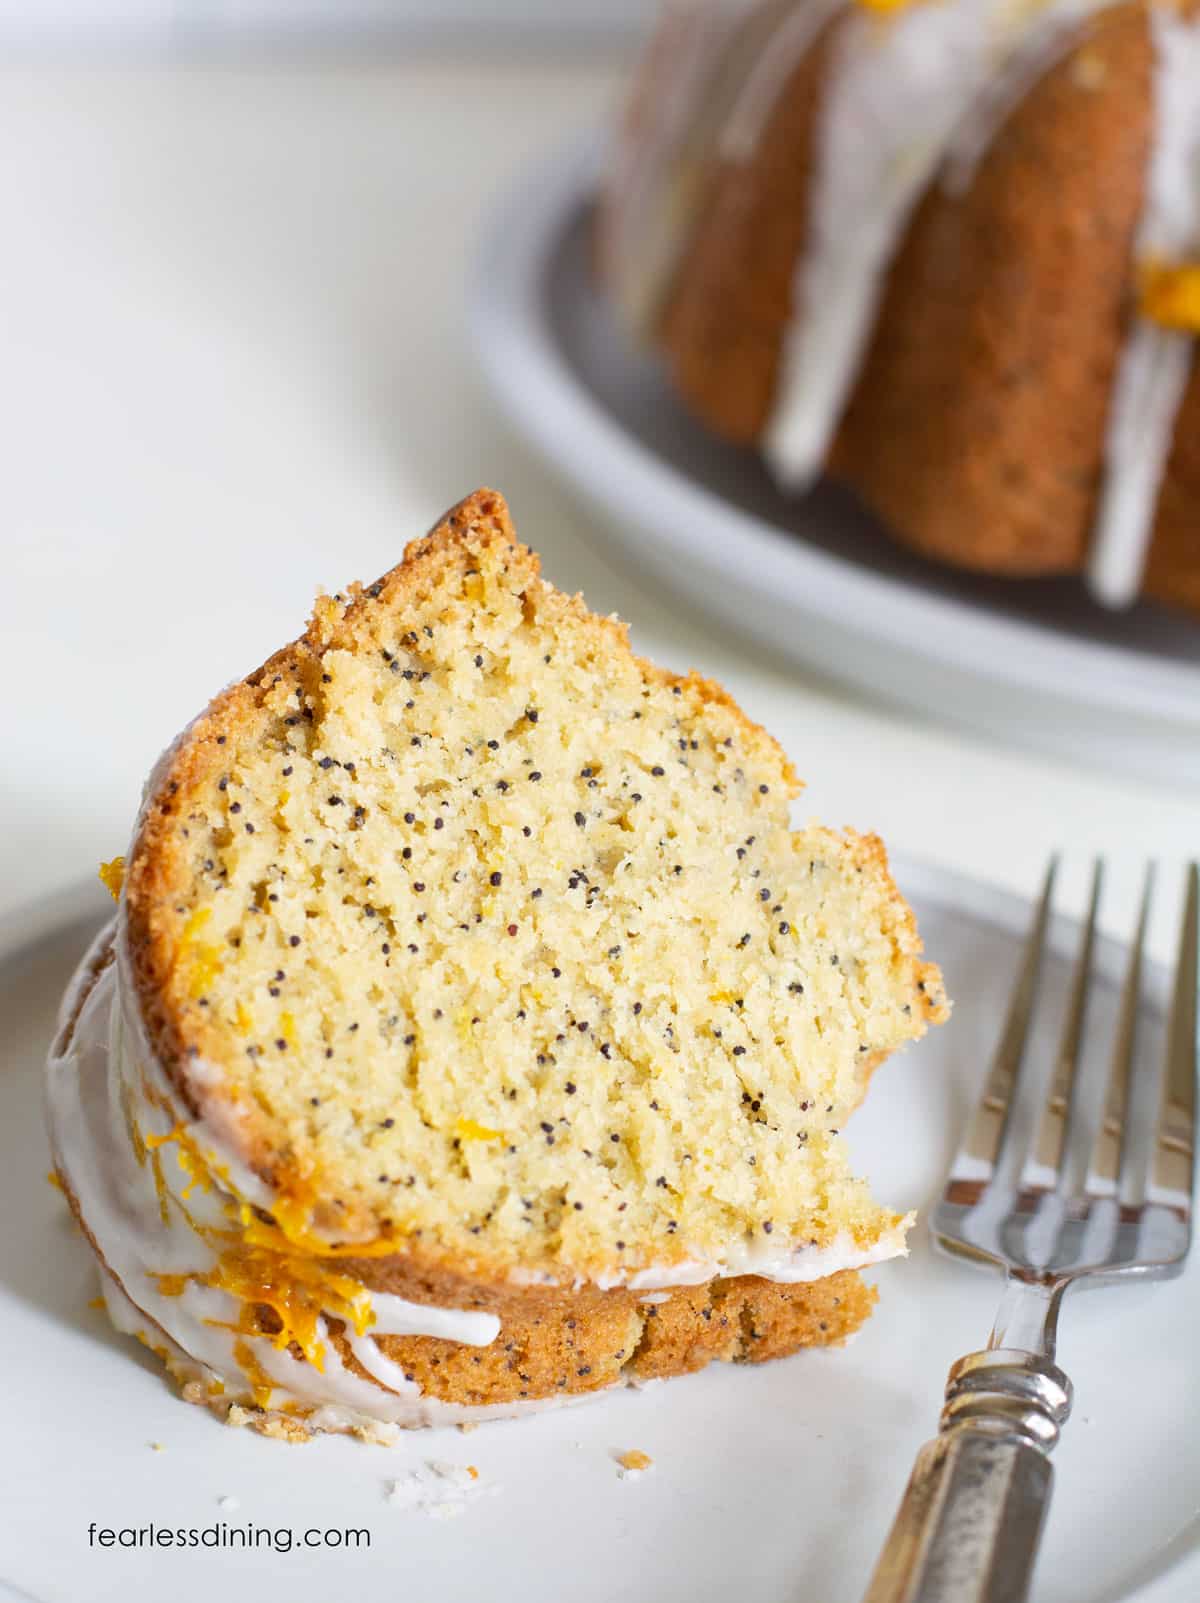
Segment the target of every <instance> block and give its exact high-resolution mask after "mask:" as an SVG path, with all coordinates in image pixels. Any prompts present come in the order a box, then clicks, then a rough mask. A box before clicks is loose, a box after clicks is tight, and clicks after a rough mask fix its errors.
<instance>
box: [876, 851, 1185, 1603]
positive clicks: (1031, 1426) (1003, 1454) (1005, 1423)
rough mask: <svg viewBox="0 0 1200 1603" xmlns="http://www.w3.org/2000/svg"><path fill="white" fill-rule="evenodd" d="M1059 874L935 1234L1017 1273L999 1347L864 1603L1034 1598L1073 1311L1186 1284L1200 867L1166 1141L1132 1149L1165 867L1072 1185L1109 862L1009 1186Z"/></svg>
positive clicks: (1172, 1033) (967, 1374) (1179, 1002)
mask: <svg viewBox="0 0 1200 1603" xmlns="http://www.w3.org/2000/svg"><path fill="white" fill-rule="evenodd" d="M1056 871H1057V860H1056V859H1052V860H1051V862H1050V865H1049V867H1048V869H1047V871H1046V879H1045V883H1044V886H1043V889H1042V895H1041V899H1040V901H1039V903H1038V907H1037V911H1036V913H1035V915H1034V920H1033V928H1032V930H1031V932H1030V935H1029V939H1028V942H1027V945H1026V948H1025V955H1024V960H1023V962H1022V965H1021V971H1020V973H1019V975H1018V976H1017V982H1016V986H1015V988H1014V991H1013V994H1012V999H1011V1001H1010V1003H1009V1009H1008V1016H1007V1020H1006V1022H1005V1025H1004V1029H1003V1031H1002V1033H1001V1037H1000V1042H999V1045H998V1047H997V1050H996V1055H995V1058H994V1060H993V1062H992V1066H991V1070H990V1072H989V1074H988V1078H987V1083H986V1085H985V1086H984V1090H983V1095H982V1097H981V1099H980V1101H979V1103H978V1104H977V1106H976V1108H975V1110H974V1112H973V1113H972V1115H971V1117H970V1119H969V1120H968V1124H967V1130H966V1133H965V1135H964V1137H963V1142H962V1145H961V1146H960V1147H959V1150H958V1153H957V1155H956V1156H955V1158H954V1162H953V1164H952V1165H951V1168H950V1174H949V1177H948V1179H947V1181H946V1185H945V1189H944V1191H943V1193H942V1197H941V1200H940V1201H939V1203H938V1204H937V1206H936V1208H935V1209H934V1212H933V1217H932V1221H931V1229H932V1233H933V1239H934V1243H935V1245H936V1246H938V1247H939V1248H941V1250H942V1251H943V1252H946V1253H950V1254H952V1255H953V1256H955V1257H958V1258H966V1259H968V1260H970V1261H972V1262H974V1263H976V1264H983V1265H986V1266H989V1267H992V1268H999V1269H1003V1270H1004V1272H1005V1282H1004V1292H1003V1295H1002V1297H1001V1300H1000V1308H999V1311H998V1313H997V1315H996V1322H995V1324H994V1326H993V1327H992V1333H991V1336H990V1337H989V1339H988V1344H987V1347H986V1349H985V1350H984V1351H983V1352H977V1353H969V1354H968V1355H967V1356H966V1357H965V1358H960V1359H959V1360H958V1362H957V1363H956V1364H955V1365H954V1366H953V1367H952V1368H951V1370H950V1377H949V1381H948V1383H947V1386H946V1402H945V1406H944V1408H943V1409H942V1416H941V1422H940V1426H939V1434H938V1435H937V1436H936V1437H935V1438H934V1439H933V1440H932V1441H929V1442H926V1444H925V1445H924V1447H922V1448H921V1450H920V1452H919V1453H918V1455H917V1461H916V1464H915V1465H914V1467H913V1472H912V1476H911V1478H910V1480H909V1483H908V1489H907V1490H906V1492H905V1494H904V1498H903V1501H902V1502H901V1504H900V1509H899V1512H898V1513H897V1515H896V1519H895V1523H894V1524H893V1526H892V1530H891V1534H890V1535H889V1537H888V1540H887V1544H886V1546H885V1547H884V1550H883V1553H882V1555H881V1557H880V1559H879V1563H878V1565H877V1567H876V1570H875V1574H874V1577H873V1578H872V1581H871V1584H870V1587H869V1588H868V1591H867V1594H866V1598H865V1600H864V1603H1020V1600H1021V1599H1023V1598H1025V1597H1026V1596H1027V1595H1028V1590H1029V1581H1030V1576H1031V1574H1032V1571H1033V1563H1034V1559H1035V1557H1036V1554H1037V1547H1038V1542H1039V1539H1040V1537H1041V1531H1042V1523H1043V1520H1044V1518H1045V1514H1046V1509H1047V1507H1048V1505H1049V1501H1050V1489H1051V1481H1052V1477H1053V1470H1052V1468H1051V1465H1050V1459H1049V1456H1048V1455H1049V1454H1050V1452H1051V1450H1052V1449H1053V1447H1054V1445H1055V1443H1056V1442H1057V1440H1058V1436H1059V1432H1060V1430H1061V1428H1062V1426H1063V1424H1064V1423H1065V1421H1066V1418H1067V1416H1068V1414H1069V1413H1070V1411H1071V1382H1070V1381H1069V1380H1068V1379H1067V1377H1066V1375H1065V1374H1064V1373H1063V1371H1062V1370H1061V1369H1059V1368H1058V1366H1057V1365H1056V1364H1055V1362H1054V1354H1055V1341H1056V1335H1057V1327H1058V1315H1059V1309H1060V1307H1061V1305H1062V1299H1063V1295H1064V1293H1065V1292H1066V1290H1067V1288H1068V1287H1069V1286H1072V1285H1075V1284H1077V1283H1089V1284H1093V1285H1103V1284H1107V1283H1111V1282H1113V1281H1116V1280H1121V1279H1127V1278H1130V1277H1137V1278H1141V1279H1148V1278H1152V1277H1153V1278H1165V1277H1169V1276H1171V1275H1177V1274H1178V1273H1179V1272H1180V1270H1181V1269H1182V1268H1183V1264H1184V1260H1185V1258H1186V1257H1187V1253H1188V1248H1189V1247H1190V1245H1191V1224H1192V1206H1193V1201H1194V1195H1193V1193H1194V1185H1195V1178H1194V1151H1195V1135H1196V986H1197V979H1196V964H1197V922H1198V902H1200V875H1198V872H1197V865H1196V864H1195V863H1193V864H1191V865H1190V866H1189V868H1188V870H1187V882H1186V887H1185V895H1184V912H1183V925H1182V929H1181V931H1180V937H1179V950H1178V957H1177V961H1176V966H1175V984H1174V992H1173V996H1172V1001H1171V1011H1170V1016H1169V1020H1168V1025H1167V1046H1166V1061H1165V1063H1164V1065H1163V1069H1162V1081H1161V1089H1160V1091H1159V1102H1158V1117H1157V1120H1156V1121H1155V1123H1154V1126H1153V1129H1152V1130H1150V1131H1149V1132H1148V1135H1147V1137H1146V1139H1145V1140H1142V1141H1133V1140H1130V1139H1129V1125H1130V1121H1129V1118H1128V1114H1129V1108H1130V1099H1131V1090H1132V1088H1133V1080H1134V1061H1135V1043H1136V1033H1137V1022H1138V1012H1139V1003H1140V998H1141V989H1142V951H1143V946H1144V943H1145V934H1146V923H1147V918H1148V914H1149V909H1150V899H1151V894H1152V891H1153V882H1154V876H1153V869H1152V868H1150V869H1147V871H1146V878H1145V883H1144V885H1143V890H1142V900H1141V909H1140V912H1139V915H1138V922H1137V928H1136V931H1135V933H1134V938H1133V942H1132V945H1131V947H1130V949H1129V959H1128V965H1127V968H1126V972H1125V979H1124V985H1123V988H1122V992H1121V999H1120V1004H1119V1013H1118V1019H1117V1027H1116V1033H1115V1038H1114V1041H1113V1049H1112V1061H1111V1064H1110V1068H1109V1079H1108V1090H1107V1096H1106V1099H1105V1104H1104V1112H1103V1117H1102V1119H1101V1121H1100V1126H1099V1129H1098V1130H1097V1133H1096V1137H1095V1140H1094V1143H1093V1145H1092V1150H1091V1156H1090V1159H1089V1161H1088V1166H1087V1171H1086V1174H1085V1177H1084V1178H1083V1180H1082V1181H1080V1182H1072V1181H1071V1180H1070V1177H1069V1175H1068V1173H1067V1164H1066V1161H1065V1160H1066V1158H1067V1156H1068V1154H1069V1152H1070V1151H1071V1149H1072V1147H1073V1145H1074V1137H1075V1136H1076V1134H1077V1131H1078V1128H1079V1123H1080V1121H1079V1116H1078V1110H1077V1102H1078V1098H1077V1096H1076V1090H1077V1082H1078V1078H1079V1076H1078V1072H1077V1071H1078V1069H1079V1062H1080V1055H1081V1052H1080V1048H1081V1044H1082V1041H1083V1033H1084V1021H1085V1017H1086V1013H1087V1007H1088V999H1089V992H1090V989H1091V977H1092V970H1093V953H1094V947H1095V935H1096V911H1097V908H1098V906H1099V902H1100V890H1101V880H1102V866H1101V864H1100V863H1098V862H1097V863H1096V865H1095V867H1094V870H1093V875H1092V889H1091V900H1090V904H1089V908H1088V914H1087V919H1086V922H1085V924H1084V927H1083V932H1082V935H1081V938H1080V943H1079V952H1078V957H1077V959H1076V963H1075V969H1074V975H1073V979H1072V982H1071V989H1070V994H1069V997H1068V1001H1067V1009H1066V1016H1065V1020H1064V1024H1063V1032H1062V1040H1061V1043H1060V1045H1059V1050H1058V1055H1057V1058H1056V1061H1055V1064H1054V1070H1053V1075H1052V1079H1051V1084H1050V1090H1049V1095H1048V1097H1047V1100H1046V1103H1045V1106H1044V1108H1043V1109H1042V1113H1041V1118H1040V1120H1039V1122H1038V1125H1037V1131H1036V1134H1035V1136H1034V1138H1033V1141H1032V1144H1031V1146H1030V1149H1029V1152H1028V1155H1027V1157H1026V1159H1025V1162H1024V1165H1023V1167H1022V1169H1021V1173H1020V1178H1019V1180H1018V1181H1017V1182H1016V1185H1015V1189H1014V1188H1013V1186H1012V1185H1005V1184H1004V1182H1003V1181H1000V1182H997V1175H998V1174H1001V1173H1002V1172H1003V1171H1005V1170H1006V1169H1010V1168H1011V1165H1010V1164H1009V1163H1008V1161H1007V1160H1008V1159H1009V1158H1011V1157H1012V1156H1013V1155H1014V1154H1013V1153H1012V1151H1011V1141H1010V1136H1009V1131H1010V1117H1009V1116H1010V1113H1011V1111H1012V1107H1013V1103H1014V1101H1015V1099H1016V1094H1017V1090H1018V1085H1019V1082H1020V1075H1021V1067H1022V1063H1023V1061H1024V1060H1025V1058H1026V1051H1025V1047H1026V1041H1027V1038H1028V1034H1029V1024H1030V1019H1031V1018H1032V1016H1033V1012H1034V1006H1035V1003H1036V1000H1037V991H1038V979H1039V974H1040V971H1041V966H1042V955H1043V950H1044V948H1045V945H1046V929H1047V925H1048V923H1049V918H1050V908H1051V902H1052V899H1053V893H1054V879H1055V874H1056ZM1135 1147H1136V1148H1138V1150H1136V1151H1135V1150H1133V1149H1134V1148H1135ZM1139 1182H1140V1183H1139ZM1131 1196H1132V1197H1133V1199H1134V1200H1131Z"/></svg>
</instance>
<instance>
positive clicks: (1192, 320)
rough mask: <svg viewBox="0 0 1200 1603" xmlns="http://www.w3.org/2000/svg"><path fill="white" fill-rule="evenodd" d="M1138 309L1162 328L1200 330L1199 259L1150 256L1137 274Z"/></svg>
mask: <svg viewBox="0 0 1200 1603" xmlns="http://www.w3.org/2000/svg"><path fill="white" fill-rule="evenodd" d="M1138 280H1139V282H1138V291H1139V310H1140V312H1141V314H1142V316H1143V317H1145V318H1147V319H1148V320H1149V321H1150V322H1152V323H1157V324H1158V325H1159V327H1160V328H1168V329H1174V330H1175V331H1177V332H1179V333H1186V334H1197V333H1200V262H1169V261H1166V260H1165V259H1163V258H1161V257H1153V256H1152V257H1148V258H1147V259H1146V260H1145V261H1144V262H1143V263H1142V264H1141V268H1140V270H1139V274H1138Z"/></svg>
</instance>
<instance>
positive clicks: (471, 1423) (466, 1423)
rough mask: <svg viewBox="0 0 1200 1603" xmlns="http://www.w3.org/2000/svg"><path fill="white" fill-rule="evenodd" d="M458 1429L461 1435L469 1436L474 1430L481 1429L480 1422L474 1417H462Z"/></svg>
mask: <svg viewBox="0 0 1200 1603" xmlns="http://www.w3.org/2000/svg"><path fill="white" fill-rule="evenodd" d="M457 1429H458V1433H459V1435H460V1436H469V1435H470V1434H471V1432H472V1431H473V1430H478V1429H479V1424H478V1421H476V1420H474V1419H460V1420H459V1422H458V1426H457Z"/></svg>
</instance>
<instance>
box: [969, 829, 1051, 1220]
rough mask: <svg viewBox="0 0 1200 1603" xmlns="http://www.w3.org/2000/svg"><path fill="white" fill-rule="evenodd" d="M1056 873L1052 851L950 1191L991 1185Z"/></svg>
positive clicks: (1021, 1050)
mask: <svg viewBox="0 0 1200 1603" xmlns="http://www.w3.org/2000/svg"><path fill="white" fill-rule="evenodd" d="M1057 873H1058V854H1057V852H1056V853H1055V854H1054V855H1053V856H1052V857H1051V858H1050V861H1049V863H1048V864H1047V866H1046V877H1045V880H1044V881H1043V882H1042V894H1041V899H1040V900H1039V902H1038V906H1037V912H1036V913H1035V915H1034V920H1033V927H1032V928H1031V930H1030V932H1029V938H1028V940H1027V941H1026V944H1025V957H1024V961H1023V962H1022V964H1021V972H1020V974H1019V975H1018V976H1017V983H1016V986H1015V987H1014V989H1013V993H1012V998H1011V1000H1010V1002H1009V1004H1008V1017H1007V1018H1006V1019H1005V1022H1004V1030H1003V1032H1002V1034H1001V1036H1000V1044H999V1045H998V1047H997V1048H996V1055H995V1057H994V1058H993V1059H992V1066H991V1069H990V1070H989V1072H988V1077H987V1084H986V1085H985V1086H984V1088H983V1095H982V1096H981V1097H980V1099H979V1101H978V1103H977V1104H976V1106H975V1111H974V1112H973V1113H972V1115H971V1118H970V1120H969V1122H968V1124H967V1131H966V1135H965V1136H964V1137H963V1143H962V1146H961V1147H960V1148H959V1149H958V1154H957V1156H956V1157H955V1159H954V1163H953V1166H952V1168H951V1170H950V1180H949V1186H953V1185H954V1184H955V1182H964V1181H965V1182H975V1183H977V1184H978V1186H979V1188H980V1190H982V1187H983V1185H985V1184H986V1183H987V1182H988V1181H990V1180H991V1178H992V1176H993V1174H994V1173H995V1170H996V1164H997V1162H998V1161H999V1158H1000V1154H1001V1150H1002V1148H1003V1146H1004V1138H1005V1134H1006V1133H1007V1130H1008V1122H1009V1114H1010V1112H1011V1110H1012V1101H1013V1092H1014V1091H1015V1089H1016V1084H1017V1076H1018V1074H1019V1072H1020V1068H1021V1061H1022V1058H1023V1057H1024V1055H1025V1041H1026V1038H1027V1037H1028V1035H1029V1021H1030V1019H1031V1017H1032V1016H1033V1005H1034V1002H1035V1001H1036V1000H1037V987H1038V976H1039V974H1040V971H1041V966H1042V951H1043V948H1044V947H1045V944H1046V926H1047V923H1048V922H1049V917H1050V903H1051V899H1052V897H1053V894H1054V881H1055V877H1056V875H1057Z"/></svg>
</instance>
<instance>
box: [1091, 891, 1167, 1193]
mask: <svg viewBox="0 0 1200 1603" xmlns="http://www.w3.org/2000/svg"><path fill="white" fill-rule="evenodd" d="M1153 894H1154V864H1153V863H1147V865H1146V874H1145V878H1144V880H1143V882H1142V902H1141V907H1140V909H1139V911H1138V922H1137V932H1136V934H1135V935H1134V938H1133V945H1132V946H1131V947H1130V949H1129V963H1128V966H1127V967H1126V970H1125V985H1124V988H1123V989H1122V992H1121V1005H1120V1014H1119V1016H1118V1019H1117V1033H1116V1040H1115V1042H1114V1045H1113V1055H1112V1066H1111V1068H1110V1070H1109V1078H1108V1090H1107V1092H1106V1093H1105V1099H1104V1116H1103V1117H1102V1119H1101V1120H1100V1128H1099V1129H1098V1130H1097V1131H1096V1139H1095V1142H1094V1143H1093V1146H1092V1155H1091V1158H1090V1160H1089V1162H1088V1169H1087V1182H1086V1184H1087V1190H1088V1193H1089V1195H1093V1196H1095V1195H1100V1196H1109V1195H1114V1194H1115V1193H1116V1191H1117V1189H1118V1187H1119V1184H1120V1180H1121V1165H1122V1160H1123V1157H1124V1153H1125V1126H1126V1115H1127V1113H1128V1107H1129V1082H1130V1078H1131V1076H1132V1073H1133V1058H1134V1045H1135V1041H1136V1037H1137V1020H1138V1009H1139V1007H1140V1005H1141V992H1142V951H1143V948H1144V946H1145V943H1146V924H1147V922H1148V920H1149V917H1150V901H1151V897H1152V896H1153Z"/></svg>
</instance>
